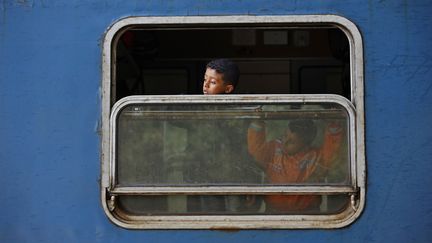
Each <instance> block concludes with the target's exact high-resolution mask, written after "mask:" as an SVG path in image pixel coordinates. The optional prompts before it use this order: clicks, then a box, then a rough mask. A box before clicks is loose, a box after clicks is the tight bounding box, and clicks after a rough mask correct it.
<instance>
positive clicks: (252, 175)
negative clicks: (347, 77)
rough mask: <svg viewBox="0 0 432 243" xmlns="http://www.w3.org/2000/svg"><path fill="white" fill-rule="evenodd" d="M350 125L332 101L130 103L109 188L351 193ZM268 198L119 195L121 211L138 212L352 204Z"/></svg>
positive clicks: (275, 210)
mask: <svg viewBox="0 0 432 243" xmlns="http://www.w3.org/2000/svg"><path fill="white" fill-rule="evenodd" d="M349 125H350V117H349V114H348V113H347V111H346V110H345V108H344V107H343V106H342V105H340V104H337V103H288V104H287V103H280V104H279V103H272V104H259V103H253V102H252V103H248V104H226V103H221V104H188V103H184V104H175V103H173V104H170V103H168V104H134V103H133V104H130V105H126V106H124V107H123V108H122V109H121V110H120V111H119V112H118V115H117V118H116V131H117V139H116V144H117V146H116V156H117V160H116V161H117V162H116V174H115V178H116V185H115V186H116V187H120V188H127V187H132V188H142V189H144V190H145V188H153V187H158V188H163V187H209V186H213V187H220V186H233V187H235V186H246V187H258V188H259V187H262V186H275V187H277V186H288V187H289V186H298V187H299V188H300V190H301V188H302V187H307V186H346V187H349V186H350V185H351V174H350V171H351V161H350V146H349V145H348V142H349V132H348V131H349ZM221 194H222V195H221ZM274 194H275V193H273V195H270V194H267V193H261V194H260V193H256V194H250V195H247V194H241V193H237V194H234V195H231V194H229V193H219V194H217V195H214V194H205V193H203V194H199V193H198V194H197V193H194V194H190V195H187V193H186V195H171V196H167V195H141V196H122V197H120V199H119V200H120V203H119V206H120V208H121V209H122V210H124V211H125V212H128V213H131V214H136V215H167V214H168V215H196V214H209V215H217V214H230V215H244V214H258V215H259V214H286V213H289V214H334V213H337V212H339V211H341V210H343V209H344V208H346V207H347V205H348V202H349V197H348V196H347V195H343V194H342V193H333V194H331V195H327V194H324V193H318V194H317V195H303V194H304V193H297V194H294V195H282V194H281V193H277V194H276V195H274Z"/></svg>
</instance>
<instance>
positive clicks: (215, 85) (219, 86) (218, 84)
mask: <svg viewBox="0 0 432 243" xmlns="http://www.w3.org/2000/svg"><path fill="white" fill-rule="evenodd" d="M233 89H234V86H233V85H231V84H226V83H225V82H224V79H223V74H220V73H218V72H216V70H214V69H211V68H207V70H206V72H205V74H204V84H203V93H204V94H205V95H207V94H229V93H231V92H232V91H233Z"/></svg>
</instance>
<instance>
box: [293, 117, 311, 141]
mask: <svg viewBox="0 0 432 243" xmlns="http://www.w3.org/2000/svg"><path fill="white" fill-rule="evenodd" d="M288 128H289V129H290V131H291V132H293V133H295V134H297V135H298V136H299V137H300V138H301V139H302V140H303V142H304V143H305V144H306V145H311V144H312V142H313V140H314V139H315V137H316V135H317V127H316V126H315V123H314V122H313V121H312V120H307V119H297V120H293V121H291V122H290V123H289V124H288Z"/></svg>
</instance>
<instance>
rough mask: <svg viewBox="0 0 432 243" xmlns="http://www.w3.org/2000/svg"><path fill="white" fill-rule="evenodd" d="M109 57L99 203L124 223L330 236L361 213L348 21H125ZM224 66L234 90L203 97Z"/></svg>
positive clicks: (360, 152)
mask: <svg viewBox="0 0 432 243" xmlns="http://www.w3.org/2000/svg"><path fill="white" fill-rule="evenodd" d="M209 39H212V40H213V41H211V42H210V41H208V40H209ZM173 40H176V41H173ZM103 57H104V60H103V79H104V80H103V84H102V86H103V87H102V89H103V96H102V103H103V108H102V117H103V118H102V182H101V193H102V204H103V206H104V209H105V211H106V213H107V215H108V217H109V218H110V219H111V220H112V221H113V222H114V223H116V224H118V225H120V226H123V227H126V228H142V229H145V228H244V229H248V228H331V227H343V226H346V225H348V224H350V223H351V222H353V221H354V220H355V219H356V218H357V217H358V216H359V214H360V213H361V211H362V209H363V207H364V202H365V198H364V197H365V176H364V168H365V159H364V145H363V139H364V133H363V124H364V123H363V79H362V77H363V76H362V65H363V64H362V43H361V37H360V35H359V32H358V30H357V28H356V27H355V26H354V25H353V24H352V23H351V22H350V21H348V20H346V19H345V18H342V17H338V16H327V15H326V16H278V17H259V16H226V17H184V18H179V17H133V18H126V19H123V20H120V21H119V22H117V23H116V24H114V25H113V26H112V27H111V28H110V29H109V30H108V32H107V34H106V36H105V40H104V56H103ZM218 57H227V58H231V59H233V60H234V61H235V62H236V63H237V64H238V66H239V69H240V73H241V76H240V77H241V78H240V82H239V85H238V86H237V87H236V92H235V94H234V95H219V96H204V95H198V94H201V92H202V76H203V73H204V69H205V64H206V62H208V61H209V60H211V59H214V58H218Z"/></svg>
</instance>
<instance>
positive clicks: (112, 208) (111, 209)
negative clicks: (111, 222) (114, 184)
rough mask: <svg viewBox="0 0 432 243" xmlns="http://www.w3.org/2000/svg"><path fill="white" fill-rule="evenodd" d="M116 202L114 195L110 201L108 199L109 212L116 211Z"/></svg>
mask: <svg viewBox="0 0 432 243" xmlns="http://www.w3.org/2000/svg"><path fill="white" fill-rule="evenodd" d="M115 200H116V197H115V196H114V195H111V197H110V199H108V203H107V205H108V209H109V211H111V212H112V211H114V209H115Z"/></svg>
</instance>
